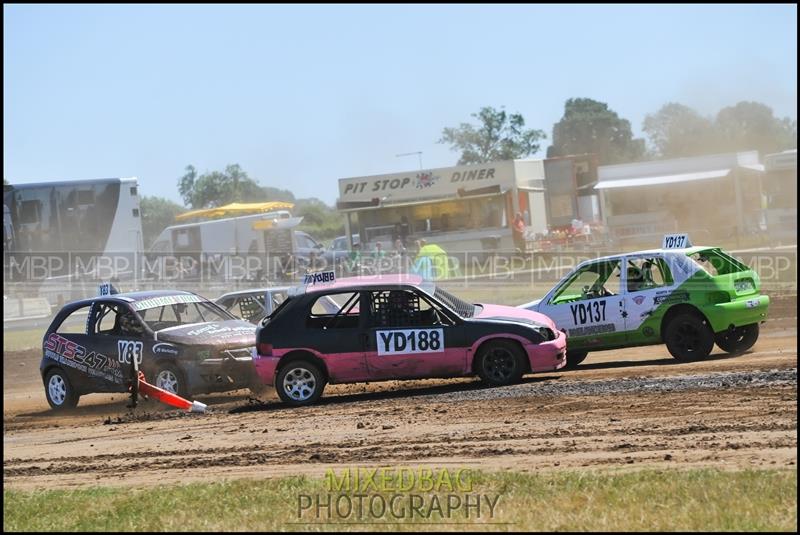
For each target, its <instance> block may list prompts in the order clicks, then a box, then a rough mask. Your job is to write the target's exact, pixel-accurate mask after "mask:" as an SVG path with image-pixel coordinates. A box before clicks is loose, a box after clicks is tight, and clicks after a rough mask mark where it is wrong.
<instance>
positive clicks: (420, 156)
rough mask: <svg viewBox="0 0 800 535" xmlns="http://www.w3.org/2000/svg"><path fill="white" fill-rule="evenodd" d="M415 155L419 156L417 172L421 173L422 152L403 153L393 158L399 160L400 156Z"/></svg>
mask: <svg viewBox="0 0 800 535" xmlns="http://www.w3.org/2000/svg"><path fill="white" fill-rule="evenodd" d="M415 154H416V155H417V156H419V170H420V171H422V151H417V152H404V153H403V154H396V155H395V157H396V158H400V157H401V156H413V155H415Z"/></svg>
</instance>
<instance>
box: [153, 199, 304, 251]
mask: <svg viewBox="0 0 800 535" xmlns="http://www.w3.org/2000/svg"><path fill="white" fill-rule="evenodd" d="M302 220H303V218H302V217H292V215H291V214H290V213H289V212H288V211H286V210H280V211H277V212H268V213H264V214H254V215H246V216H239V217H229V218H225V219H214V220H211V221H201V222H197V223H185V224H182V225H172V226H169V227H167V228H165V229H164V230H163V231H161V234H159V235H158V238H156V240H155V242H153V246H152V247H151V248H150V251H149V252H150V253H159V254H175V253H182V252H192V253H198V252H202V253H223V254H233V255H239V254H250V253H265V252H269V251H266V250H265V245H264V244H265V240H264V236H263V232H264V231H265V230H269V229H275V230H278V229H291V228H293V227H296V226H297V225H299V224H300V222H301V221H302Z"/></svg>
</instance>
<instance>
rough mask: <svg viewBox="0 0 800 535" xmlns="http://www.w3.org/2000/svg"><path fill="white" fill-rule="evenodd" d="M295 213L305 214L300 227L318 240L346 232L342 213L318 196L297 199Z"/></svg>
mask: <svg viewBox="0 0 800 535" xmlns="http://www.w3.org/2000/svg"><path fill="white" fill-rule="evenodd" d="M294 215H298V216H303V223H302V224H301V225H300V227H299V228H300V229H301V230H304V231H306V232H308V233H309V234H311V235H312V236H313V237H314V238H316V239H318V240H327V239H330V238H335V237H337V236H341V235H342V234H344V219H343V218H342V214H340V213H339V212H337V211H336V210H335V209H334V208H332V207H330V206H328V205H327V204H325V203H324V202H322V201H321V200H319V199H317V198H316V197H311V198H308V199H297V202H296V204H295V209H294Z"/></svg>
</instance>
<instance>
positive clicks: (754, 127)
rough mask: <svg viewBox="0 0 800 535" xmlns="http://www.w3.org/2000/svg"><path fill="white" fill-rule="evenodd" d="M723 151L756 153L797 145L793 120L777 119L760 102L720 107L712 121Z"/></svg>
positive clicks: (790, 147) (765, 152)
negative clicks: (755, 151)
mask: <svg viewBox="0 0 800 535" xmlns="http://www.w3.org/2000/svg"><path fill="white" fill-rule="evenodd" d="M714 126H715V129H716V132H717V136H718V139H719V143H720V149H721V150H722V151H725V152H734V151H741V150H758V151H759V154H760V155H762V156H763V155H764V154H769V153H772V152H779V151H782V150H786V149H793V148H796V147H797V121H796V120H792V119H789V118H788V117H786V118H783V119H778V118H777V117H775V115H774V114H773V111H772V108H770V107H769V106H767V105H765V104H762V103H760V102H744V101H743V102H739V103H738V104H736V105H734V106H728V107H727V108H723V109H721V110H720V111H719V113H718V114H717V119H716V121H715V123H714Z"/></svg>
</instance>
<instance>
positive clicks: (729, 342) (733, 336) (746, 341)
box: [714, 323, 759, 354]
mask: <svg viewBox="0 0 800 535" xmlns="http://www.w3.org/2000/svg"><path fill="white" fill-rule="evenodd" d="M758 330H759V329H758V323H751V324H750V325H743V326H741V327H736V328H735V329H733V330H732V331H730V330H728V331H723V332H721V333H717V334H716V335H715V336H714V340H715V341H716V342H717V345H718V346H719V347H720V349H722V350H723V351H727V352H728V353H734V354H735V353H744V352H745V351H747V350H748V349H750V348H751V347H753V344H755V343H756V340H758Z"/></svg>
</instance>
